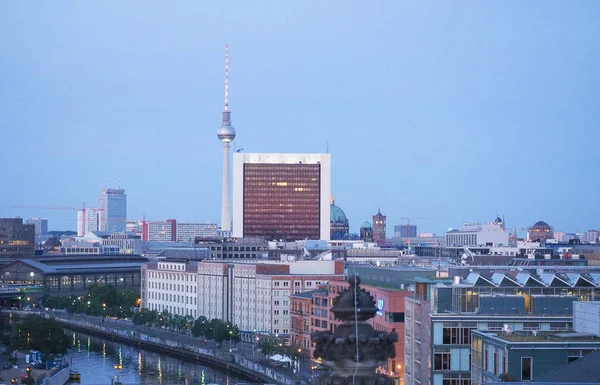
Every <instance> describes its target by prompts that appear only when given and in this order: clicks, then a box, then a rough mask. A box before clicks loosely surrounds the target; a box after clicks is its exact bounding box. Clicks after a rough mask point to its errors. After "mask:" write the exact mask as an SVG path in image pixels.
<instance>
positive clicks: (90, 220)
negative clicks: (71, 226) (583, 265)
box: [77, 208, 104, 237]
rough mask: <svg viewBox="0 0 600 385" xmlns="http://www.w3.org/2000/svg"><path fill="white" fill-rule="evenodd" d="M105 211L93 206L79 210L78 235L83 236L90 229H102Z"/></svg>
mask: <svg viewBox="0 0 600 385" xmlns="http://www.w3.org/2000/svg"><path fill="white" fill-rule="evenodd" d="M103 213H104V211H102V210H98V209H93V208H91V209H88V208H85V209H83V210H79V211H78V212H77V236H78V237H83V236H84V235H86V234H87V233H89V232H90V231H100V230H101V226H102V218H103V216H102V214H103Z"/></svg>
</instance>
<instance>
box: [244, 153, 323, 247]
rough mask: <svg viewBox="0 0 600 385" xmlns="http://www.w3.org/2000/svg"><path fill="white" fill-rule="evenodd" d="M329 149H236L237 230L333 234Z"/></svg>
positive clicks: (266, 234)
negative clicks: (325, 151) (266, 151)
mask: <svg viewBox="0 0 600 385" xmlns="http://www.w3.org/2000/svg"><path fill="white" fill-rule="evenodd" d="M330 196H331V156H330V155H329V154H251V153H235V154H233V236H234V237H260V238H265V239H270V240H280V239H281V240H290V241H291V240H303V239H323V240H329V237H330V225H331V224H330V215H331V213H330V202H329V198H330Z"/></svg>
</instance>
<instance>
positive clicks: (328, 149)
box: [327, 142, 329, 154]
mask: <svg viewBox="0 0 600 385" xmlns="http://www.w3.org/2000/svg"><path fill="white" fill-rule="evenodd" d="M327 153H328V154H329V142H327Z"/></svg>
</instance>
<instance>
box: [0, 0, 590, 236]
mask: <svg viewBox="0 0 600 385" xmlns="http://www.w3.org/2000/svg"><path fill="white" fill-rule="evenodd" d="M340 4H342V3H336V2H333V3H331V4H312V5H310V6H309V5H307V4H304V3H300V2H290V3H286V4H279V3H273V4H271V5H270V6H266V5H265V6H264V7H262V6H256V7H248V6H247V5H245V4H244V3H242V2H237V3H236V2H233V3H231V4H228V8H227V10H224V9H223V7H222V5H215V6H214V8H211V7H210V6H209V5H200V4H191V5H188V7H186V8H183V7H182V8H177V7H170V6H166V5H161V4H158V3H157V4H155V6H154V7H138V6H136V5H135V2H132V3H130V4H126V5H121V6H120V7H119V13H118V15H115V13H114V10H115V9H114V8H112V9H111V7H110V6H100V7H98V6H97V5H93V4H77V5H69V6H65V5H61V4H59V3H52V4H42V5H39V6H37V7H35V9H34V8H31V7H28V6H27V5H26V4H21V3H18V2H4V3H2V4H0V32H2V33H0V44H2V46H3V47H5V50H4V52H2V53H1V54H0V55H2V57H1V59H2V60H0V68H1V69H2V71H0V84H2V85H3V86H2V88H0V116H1V117H2V120H0V126H1V127H2V133H3V136H4V137H5V139H6V143H8V146H6V148H5V149H3V152H2V153H1V154H0V163H1V164H4V165H7V166H8V167H7V171H8V172H7V174H6V177H7V178H8V179H7V180H11V181H12V184H11V188H10V189H2V191H0V202H3V204H2V206H1V207H0V216H1V217H13V216H20V217H22V218H30V217H48V218H49V223H50V227H51V229H57V228H62V229H73V228H74V227H75V224H74V222H73V221H69V219H72V218H74V216H73V214H74V213H72V212H48V211H43V212H42V211H34V210H19V209H12V208H10V206H11V205H19V204H20V205H40V206H45V205H58V206H74V205H78V204H79V202H82V201H85V202H94V201H95V198H96V196H97V195H96V194H97V193H96V192H97V191H98V188H99V187H100V186H102V185H103V184H104V183H103V180H104V178H108V179H109V180H110V181H111V183H113V184H114V181H116V180H117V179H119V178H120V179H121V180H122V181H123V182H122V184H123V186H124V187H126V188H127V194H128V196H129V200H128V206H129V207H128V219H141V217H142V215H143V214H146V215H147V217H148V218H152V219H166V218H169V217H177V218H196V219H197V220H202V221H210V222H217V223H219V222H220V221H219V220H218V218H219V216H220V207H221V205H220V202H221V201H220V196H221V188H220V187H221V183H220V182H221V167H220V166H219V164H220V160H221V159H222V158H221V154H219V151H220V149H219V148H217V146H216V143H215V138H214V130H215V128H216V127H218V124H219V117H218V109H220V108H222V92H223V91H222V90H223V88H222V87H223V76H222V55H223V51H222V47H223V45H224V44H226V43H229V45H230V46H231V47H232V52H231V56H232V58H231V59H232V61H235V63H236V65H235V67H234V68H235V69H233V68H232V71H231V73H230V77H231V79H230V80H231V84H230V87H231V88H232V93H231V95H232V103H233V105H235V110H236V127H237V128H238V129H239V134H238V137H237V138H236V142H237V143H236V144H235V146H236V147H237V148H238V149H240V148H244V151H247V152H290V153H297V152H305V153H311V152H324V151H325V150H326V149H329V150H330V153H331V158H332V164H331V169H332V170H331V171H332V193H333V194H334V195H335V196H336V203H337V204H339V206H340V207H342V208H343V210H344V211H345V212H346V214H347V216H348V219H349V220H350V229H351V231H352V232H354V233H357V232H358V228H359V226H360V225H361V224H362V223H363V222H364V220H365V219H368V218H370V217H371V216H372V215H373V214H374V213H376V212H377V205H378V204H380V206H381V210H382V213H383V214H385V215H386V216H387V217H388V219H387V221H388V225H389V226H388V235H389V234H390V230H389V229H390V228H391V226H393V225H402V224H405V223H404V222H405V221H404V220H402V219H401V218H403V217H417V216H421V217H428V218H431V219H423V220H418V221H415V222H414V224H416V225H418V228H419V230H420V231H428V232H434V233H438V234H441V233H443V232H444V231H445V230H446V229H447V228H448V227H458V226H459V225H460V224H461V223H462V222H465V221H466V222H473V221H491V220H493V218H494V217H495V216H496V214H500V215H505V218H506V225H507V229H512V228H513V227H517V228H525V227H529V226H531V225H533V224H534V223H535V222H537V221H539V220H543V221H545V222H547V223H549V224H550V225H552V226H553V227H554V228H555V229H556V230H557V231H565V232H575V231H576V230H577V229H579V230H580V231H585V230H588V229H591V228H594V229H595V228H598V227H600V224H599V223H598V221H597V218H598V217H600V215H599V214H600V209H599V208H598V206H597V205H596V204H595V202H598V199H599V198H600V196H599V194H600V193H598V189H597V182H595V180H594V176H595V173H596V169H597V164H598V163H599V161H600V155H599V154H598V153H597V151H595V148H594V143H593V141H592V140H589V139H590V138H591V137H593V129H594V126H595V125H597V123H598V118H599V117H600V116H599V114H600V112H599V111H598V109H597V108H596V107H595V106H594V104H593V101H594V100H597V96H598V91H597V89H598V88H597V86H596V85H597V84H598V81H599V80H600V75H599V74H597V73H596V72H595V71H594V69H595V68H596V67H597V66H598V64H600V63H599V57H600V54H599V52H598V49H597V48H596V44H595V43H594V36H596V35H597V34H598V32H600V26H598V25H597V23H596V22H595V19H594V17H593V15H594V14H597V11H598V10H599V8H600V6H599V5H598V4H596V3H595V2H584V1H582V2H578V3H577V4H576V5H565V4H561V3H559V2H544V3H543V6H542V4H541V3H536V2H531V3H527V4H511V5H510V6H509V5H507V4H490V3H485V4H480V3H469V4H468V5H456V4H451V3H436V5H435V6H432V5H429V4H396V3H393V2H389V3H386V4H387V5H385V6H384V5H381V7H378V6H377V5H373V6H371V5H365V4H363V3H358V2H350V3H347V2H345V3H344V4H347V6H344V7H342V6H340ZM359 7H360V12H357V8H359ZM332 14H335V15H336V17H335V18H332V17H330V16H331V15H332ZM57 20H60V22H59V23H58V22H56V21H57ZM423 20H426V21H427V22H426V23H424V22H423ZM222 23H226V24H227V25H229V26H231V27H230V28H226V29H225V31H223V33H222V34H221V35H215V34H214V33H211V31H215V30H218V31H222V30H223V29H222V28H220V25H222ZM507 25H510V28H506V26H507ZM32 26H33V27H32ZM275 30H277V31H278V32H277V33H275V32H274V31H275ZM41 31H43V33H41ZM74 31H77V33H74ZM234 47H235V48H234ZM94 141H97V143H96V145H95V146H90V143H91V142H94ZM563 143H565V144H566V143H569V145H568V147H567V146H565V145H564V144H563ZM50 148H52V149H58V150H57V151H53V152H52V156H51V157H49V156H46V155H45V154H47V151H48V149H50ZM93 148H98V149H99V150H98V151H99V152H94V151H90V149H93ZM25 149H27V155H26V154H25V151H24V150H25ZM107 151H109V152H107ZM100 152H105V153H104V154H100ZM40 161H41V162H40ZM40 165H41V166H40ZM51 170H56V171H60V172H58V173H55V172H50V171H51ZM90 170H91V171H90ZM57 175H59V176H58V177H57ZM57 178H69V179H68V180H69V181H70V182H69V183H67V184H65V183H57V182H60V179H57ZM374 186H376V188H373V187H374ZM175 194H176V195H175ZM590 202H592V204H590ZM411 224H413V222H411ZM521 233H522V232H521Z"/></svg>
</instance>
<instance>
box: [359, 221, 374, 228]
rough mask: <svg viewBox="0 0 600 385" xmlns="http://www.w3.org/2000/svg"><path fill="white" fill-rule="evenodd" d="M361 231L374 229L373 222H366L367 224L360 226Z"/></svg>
mask: <svg viewBox="0 0 600 385" xmlns="http://www.w3.org/2000/svg"><path fill="white" fill-rule="evenodd" d="M360 228H361V229H372V228H373V225H372V224H371V222H369V221H365V223H363V224H362V226H360Z"/></svg>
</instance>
